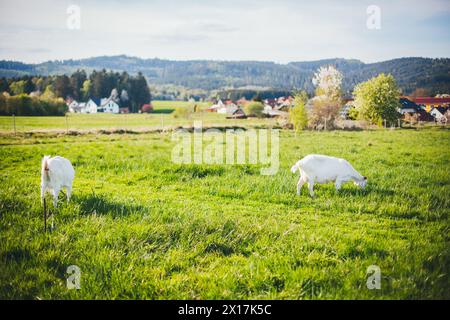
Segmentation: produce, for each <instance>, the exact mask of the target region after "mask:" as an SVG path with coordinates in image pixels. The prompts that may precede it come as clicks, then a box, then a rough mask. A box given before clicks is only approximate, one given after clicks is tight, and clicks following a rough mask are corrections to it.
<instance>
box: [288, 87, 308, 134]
mask: <svg viewBox="0 0 450 320" xmlns="http://www.w3.org/2000/svg"><path fill="white" fill-rule="evenodd" d="M307 101H308V95H307V94H306V92H300V93H297V94H296V95H295V98H294V107H293V108H291V109H290V110H289V120H290V122H291V124H292V125H293V127H294V129H295V131H299V130H303V129H305V128H306V127H307V126H308V112H307V110H306V107H305V104H306V102H307Z"/></svg>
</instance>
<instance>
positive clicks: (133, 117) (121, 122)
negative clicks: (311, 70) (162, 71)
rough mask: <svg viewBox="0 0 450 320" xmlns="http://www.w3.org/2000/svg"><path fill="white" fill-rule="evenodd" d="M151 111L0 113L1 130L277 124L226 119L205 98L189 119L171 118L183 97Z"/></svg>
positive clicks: (156, 105) (160, 103) (156, 103)
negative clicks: (51, 114)
mask: <svg viewBox="0 0 450 320" xmlns="http://www.w3.org/2000/svg"><path fill="white" fill-rule="evenodd" d="M152 104H153V106H154V112H153V113H149V114H136V113H135V114H105V113H97V114H73V113H68V114H67V117H15V119H14V118H13V117H11V116H0V134H7V133H14V121H15V126H16V132H18V133H23V132H45V131H62V132H65V131H89V130H112V129H124V130H132V131H155V130H159V129H161V128H162V127H164V128H165V129H171V128H174V127H177V126H183V125H192V123H193V122H194V121H202V122H203V125H204V126H229V125H243V126H267V125H272V126H273V125H276V123H277V121H276V120H275V119H256V118H251V119H242V120H229V119H226V118H225V115H224V114H217V113H209V112H206V111H205V110H204V109H205V108H206V107H207V106H208V103H206V102H197V105H198V106H199V107H200V109H201V110H202V111H201V112H196V113H192V114H191V116H190V118H189V119H183V118H174V117H173V115H172V112H173V111H174V110H175V108H177V107H187V106H189V105H190V104H191V103H189V102H186V101H152Z"/></svg>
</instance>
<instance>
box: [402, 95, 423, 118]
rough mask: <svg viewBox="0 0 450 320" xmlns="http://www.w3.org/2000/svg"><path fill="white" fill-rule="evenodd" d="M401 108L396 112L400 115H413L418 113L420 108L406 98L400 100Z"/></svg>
mask: <svg viewBox="0 0 450 320" xmlns="http://www.w3.org/2000/svg"><path fill="white" fill-rule="evenodd" d="M400 104H401V107H400V108H399V110H398V112H399V113H400V114H402V115H404V114H405V113H409V114H414V113H418V112H419V111H420V110H421V109H422V108H421V107H420V106H419V105H418V104H417V103H415V102H413V101H411V100H409V99H408V98H400Z"/></svg>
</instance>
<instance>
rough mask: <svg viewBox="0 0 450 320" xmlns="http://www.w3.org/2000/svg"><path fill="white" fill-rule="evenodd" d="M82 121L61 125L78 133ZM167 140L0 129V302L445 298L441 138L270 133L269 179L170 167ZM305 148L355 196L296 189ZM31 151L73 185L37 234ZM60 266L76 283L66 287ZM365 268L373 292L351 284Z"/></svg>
mask: <svg viewBox="0 0 450 320" xmlns="http://www.w3.org/2000/svg"><path fill="white" fill-rule="evenodd" d="M161 108H163V109H167V108H168V106H161ZM162 114H163V115H164V116H169V115H166V114H164V113H162ZM101 116H104V117H107V116H108V115H101ZM151 116H154V117H155V119H153V118H151V119H152V120H151V121H153V120H154V122H155V124H154V125H155V126H157V125H158V121H159V120H158V119H159V118H158V117H159V116H160V115H157V114H156V115H151ZM151 116H149V115H127V117H128V120H127V121H129V122H128V123H129V125H130V126H132V125H131V123H133V126H134V125H136V128H137V127H139V126H141V125H142V119H147V118H146V117H151ZM208 116H209V115H208ZM217 116H218V115H211V117H217ZM77 117H80V118H77ZM96 117H97V115H93V116H90V117H89V116H86V118H85V119H86V121H84V118H83V117H82V116H81V115H77V116H73V118H72V116H71V120H74V119H75V118H77V120H80V121H79V125H77V127H78V126H79V127H80V128H83V127H84V126H85V127H84V128H88V127H92V123H88V121H87V120H88V119H90V121H94V122H95V121H98V118H96ZM32 120H33V121H35V122H34V125H35V126H36V128H38V127H39V128H47V129H52V128H56V129H58V128H59V125H56V124H55V126H54V127H53V126H52V121H51V120H49V119H47V118H39V117H37V118H34V119H32ZM47 121H48V122H47ZM61 121H64V119H61ZM74 121H75V120H74ZM134 121H136V123H134ZM149 121H150V120H149ZM217 121H222V120H220V119H219V120H217ZM223 121H224V120H223ZM244 121H246V120H244ZM31 122H32V121H31V120H30V123H27V122H26V121H25V122H24V126H26V127H27V128H28V129H30V128H32V127H33V126H34V125H33V123H31ZM212 122H214V121H212ZM4 123H5V120H4V118H2V119H0V126H1V128H2V129H4ZM105 123H106V124H108V123H109V122H108V121H106V120H105ZM95 127H96V128H99V127H102V125H99V126H97V124H96V125H95ZM62 128H64V125H63V126H62ZM31 131H33V129H31ZM173 145H174V142H172V141H171V133H170V132H167V133H135V134H95V133H89V134H82V135H65V134H63V133H58V134H56V133H45V132H42V133H41V132H34V133H33V132H30V133H28V134H22V133H18V134H17V135H16V136H14V135H12V134H11V133H10V131H9V133H8V130H6V131H5V132H3V133H2V134H0V168H1V170H0V186H1V187H0V270H1V272H0V298H2V299H80V298H83V299H131V298H132V299H219V298H220V299H432V298H437V299H449V298H450V279H449V274H448V273H449V270H450V251H449V249H450V243H449V241H450V237H449V234H450V233H449V226H450V224H449V216H448V214H449V208H450V198H449V194H450V173H449V172H450V171H449V167H448V161H449V159H450V148H449V145H450V131H449V130H448V129H445V128H434V129H421V130H413V129H410V130H407V129H402V130H382V129H380V130H371V131H357V132H356V131H354V132H347V131H329V132H311V131H307V132H302V133H300V134H297V135H294V133H293V132H291V131H287V130H282V131H281V133H280V169H279V171H278V173H277V174H276V175H273V176H262V175H260V173H259V169H260V166H259V165H204V164H202V165H180V164H174V163H172V162H171V152H172V148H173ZM309 153H321V154H328V155H334V156H339V157H343V158H346V159H347V160H349V161H350V162H351V163H352V164H353V165H354V167H355V168H356V169H357V170H359V171H360V172H361V173H362V174H363V175H365V176H367V177H368V179H369V184H368V187H367V188H366V189H365V190H364V191H362V190H359V189H358V188H357V187H356V186H354V185H353V184H346V185H344V187H343V189H341V191H339V192H336V191H335V190H334V186H333V185H332V184H328V185H319V186H316V187H315V191H316V197H315V198H314V199H312V198H310V197H309V196H308V194H307V190H306V188H304V189H303V190H302V194H301V196H297V195H296V193H295V192H296V182H297V179H298V175H294V174H292V173H291V172H290V170H289V169H290V167H291V165H292V164H293V163H294V162H295V161H297V160H298V159H299V158H301V157H302V156H304V155H306V154H309ZM46 154H51V155H56V154H58V155H61V156H64V157H67V158H68V159H70V160H71V161H72V163H73V165H74V167H75V170H76V177H75V182H74V191H73V199H72V201H71V202H70V203H69V204H67V203H66V202H65V201H64V200H63V199H64V197H63V195H61V199H60V206H59V207H58V209H57V210H53V209H52V210H53V212H55V226H56V228H55V229H54V230H53V231H51V232H47V234H44V232H43V217H42V207H41V203H40V200H39V184H40V162H41V158H42V156H43V155H46ZM70 265H77V266H79V267H80V269H81V283H80V284H81V289H80V290H68V289H67V287H66V277H67V274H66V269H67V267H68V266H70ZM370 265H377V266H379V267H380V269H381V281H382V282H381V289H380V290H369V289H367V287H366V279H367V275H366V270H367V268H368V267H369V266H370Z"/></svg>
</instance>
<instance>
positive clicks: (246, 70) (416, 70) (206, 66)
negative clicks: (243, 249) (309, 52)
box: [0, 55, 450, 94]
mask: <svg viewBox="0 0 450 320" xmlns="http://www.w3.org/2000/svg"><path fill="white" fill-rule="evenodd" d="M327 64H331V65H335V66H336V67H337V68H338V69H339V70H340V71H341V72H342V73H343V75H344V90H345V91H346V92H350V91H351V90H352V89H353V86H354V85H355V84H357V83H359V82H361V81H365V80H367V79H369V78H371V77H373V76H375V75H377V74H379V73H382V72H384V73H392V75H393V76H394V77H395V78H396V80H397V82H398V84H399V86H400V88H402V90H403V92H404V93H406V94H409V93H411V92H413V91H414V90H415V89H416V88H423V89H425V91H426V92H428V93H429V94H436V93H444V92H447V93H448V92H450V59H448V58H444V59H431V58H401V59H395V60H389V61H383V62H377V63H370V64H366V63H363V62H361V61H359V60H349V59H327V60H319V61H307V62H291V63H288V64H277V63H274V62H260V61H212V60H191V61H172V60H161V59H140V58H135V57H128V56H124V55H121V56H102V57H95V58H89V59H81V60H65V61H48V62H44V63H40V64H24V63H20V62H12V61H0V77H20V76H23V75H54V74H72V73H73V72H75V71H76V70H78V69H84V70H86V71H87V72H91V71H92V70H99V69H103V68H104V69H108V70H109V69H111V70H114V71H119V72H122V71H127V72H128V73H130V74H137V73H138V72H139V71H140V72H142V73H143V74H144V75H145V76H146V78H147V79H148V80H149V83H150V84H153V85H165V84H171V85H176V86H182V87H186V88H190V89H193V88H198V89H204V90H215V89H221V88H240V87H245V86H259V87H264V88H276V89H285V90H291V89H294V88H297V89H306V90H307V91H309V92H311V91H312V90H313V86H312V83H311V78H312V75H313V73H314V71H315V70H316V69H317V68H318V67H319V66H322V65H327Z"/></svg>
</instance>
